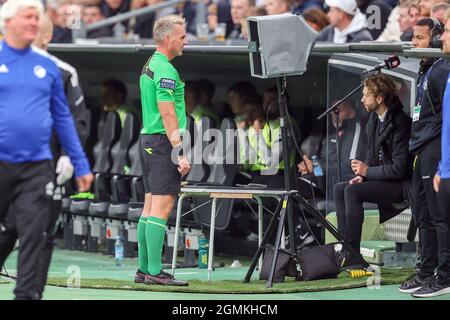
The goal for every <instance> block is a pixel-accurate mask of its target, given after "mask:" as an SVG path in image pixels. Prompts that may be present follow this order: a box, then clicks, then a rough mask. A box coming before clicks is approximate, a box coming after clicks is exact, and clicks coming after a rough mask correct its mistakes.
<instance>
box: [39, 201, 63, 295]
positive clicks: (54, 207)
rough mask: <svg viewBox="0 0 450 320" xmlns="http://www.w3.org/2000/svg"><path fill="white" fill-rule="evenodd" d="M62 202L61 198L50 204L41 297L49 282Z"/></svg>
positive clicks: (42, 258)
mask: <svg viewBox="0 0 450 320" xmlns="http://www.w3.org/2000/svg"><path fill="white" fill-rule="evenodd" d="M61 206H62V202H61V201H60V200H51V201H50V204H49V217H48V224H47V229H46V232H45V233H46V235H45V240H44V244H43V246H42V252H41V256H40V257H39V274H38V287H37V293H38V294H39V299H41V298H42V294H43V293H44V288H45V284H46V283H47V275H48V269H49V268H50V263H51V261H52V253H53V247H54V244H55V227H56V221H58V217H59V214H60V212H61Z"/></svg>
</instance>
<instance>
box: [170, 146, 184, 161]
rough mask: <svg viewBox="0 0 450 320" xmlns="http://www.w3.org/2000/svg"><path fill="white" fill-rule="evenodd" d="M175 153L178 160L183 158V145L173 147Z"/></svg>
mask: <svg viewBox="0 0 450 320" xmlns="http://www.w3.org/2000/svg"><path fill="white" fill-rule="evenodd" d="M173 149H174V151H175V153H176V154H177V155H178V159H180V158H182V157H184V150H183V143H179V144H177V145H176V146H175V147H173Z"/></svg>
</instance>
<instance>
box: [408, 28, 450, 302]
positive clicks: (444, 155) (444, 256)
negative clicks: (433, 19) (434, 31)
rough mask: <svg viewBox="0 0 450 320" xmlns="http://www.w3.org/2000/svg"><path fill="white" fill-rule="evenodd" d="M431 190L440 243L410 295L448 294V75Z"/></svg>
mask: <svg viewBox="0 0 450 320" xmlns="http://www.w3.org/2000/svg"><path fill="white" fill-rule="evenodd" d="M441 40H442V43H443V52H444V54H446V55H449V54H450V19H447V23H446V24H445V29H444V33H443V34H442V37H441ZM433 187H434V190H435V191H436V192H437V204H438V207H439V212H440V217H439V220H440V221H442V222H443V223H441V227H440V228H439V229H438V230H436V231H437V237H438V238H439V240H440V242H439V244H440V245H441V246H444V247H445V248H443V250H441V251H440V253H441V254H440V255H439V261H438V267H437V269H436V274H435V275H434V277H433V279H432V280H431V281H430V282H429V283H428V284H427V285H425V286H424V287H422V288H421V289H420V290H419V291H416V292H414V293H413V294H412V295H413V296H414V297H435V296H438V295H442V294H447V293H450V232H449V231H450V76H449V77H448V80H447V86H446V88H445V92H444V99H443V103H442V137H441V161H440V162H439V167H438V171H437V173H436V175H435V176H434V180H433Z"/></svg>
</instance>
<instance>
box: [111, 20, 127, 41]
mask: <svg viewBox="0 0 450 320" xmlns="http://www.w3.org/2000/svg"><path fill="white" fill-rule="evenodd" d="M125 31H126V28H125V27H124V26H123V24H122V23H121V22H117V23H116V24H115V25H114V27H113V34H114V38H116V39H123V38H125Z"/></svg>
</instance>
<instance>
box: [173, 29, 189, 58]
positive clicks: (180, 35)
mask: <svg viewBox="0 0 450 320" xmlns="http://www.w3.org/2000/svg"><path fill="white" fill-rule="evenodd" d="M186 44H187V40H186V29H185V27H184V26H181V25H179V24H177V25H175V29H174V30H173V32H172V35H171V37H170V40H169V50H170V51H171V53H172V56H173V57H177V56H181V55H182V54H183V49H184V46H185V45H186Z"/></svg>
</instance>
